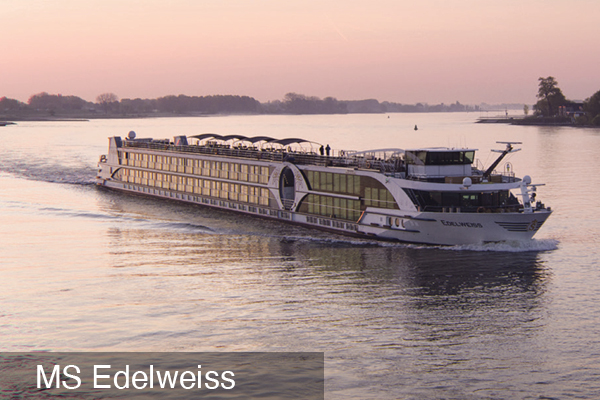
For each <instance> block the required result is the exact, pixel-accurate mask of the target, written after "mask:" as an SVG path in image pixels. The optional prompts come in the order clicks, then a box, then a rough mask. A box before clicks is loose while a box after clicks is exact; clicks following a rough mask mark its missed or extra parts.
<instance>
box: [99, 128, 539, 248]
mask: <svg viewBox="0 0 600 400" xmlns="http://www.w3.org/2000/svg"><path fill="white" fill-rule="evenodd" d="M499 143H503V144H505V145H506V148H505V149H504V150H502V151H499V152H500V153H501V154H500V155H499V156H498V158H497V159H496V160H495V161H494V162H493V163H492V165H490V166H489V167H488V168H485V169H484V168H482V167H479V168H478V167H477V166H478V162H477V161H476V159H475V152H476V149H463V148H461V149H455V148H418V149H406V150H402V149H378V150H368V151H341V150H340V151H331V152H330V149H329V145H327V149H326V150H325V149H324V148H323V146H322V145H320V144H317V143H314V142H310V141H307V140H303V139H299V138H288V139H276V138H271V137H265V136H258V137H245V136H241V135H228V136H222V135H218V134H212V133H207V134H201V135H196V136H190V137H186V136H176V137H174V139H173V140H155V139H141V138H136V135H135V132H133V131H132V132H129V134H128V137H127V138H125V139H121V137H111V138H109V147H108V153H107V154H106V155H102V156H101V157H100V162H99V164H98V175H97V180H96V182H97V184H98V185H99V186H103V187H106V188H110V189H117V190H122V191H127V192H133V193H138V194H144V195H149V196H154V197H160V198H167V199H173V200H179V201H183V202H188V203H194V204H199V205H203V206H209V207H217V208H221V209H226V210H232V211H235V212H240V213H246V214H252V215H256V216H260V217H265V218H272V219H277V220H282V221H287V222H292V223H297V224H302V225H305V226H310V227H315V228H320V229H326V230H329V231H335V232H337V233H340V234H346V235H354V236H360V237H368V238H376V239H386V240H397V241H401V242H409V243H423V244H432V245H463V244H479V243H485V242H500V241H515V240H516V241H524V240H529V239H531V238H532V237H533V235H534V234H535V233H536V232H537V231H538V230H539V229H540V227H541V226H542V224H543V223H544V222H545V221H546V219H547V218H548V217H549V216H550V214H551V209H550V207H546V206H544V204H543V203H542V202H540V201H536V189H537V186H539V185H534V184H532V182H531V178H530V177H529V176H524V177H523V178H518V177H516V176H515V175H514V173H513V171H512V168H511V165H510V163H504V164H503V165H501V162H502V161H503V159H504V157H505V156H506V155H507V154H509V153H511V152H514V151H518V149H514V148H513V145H514V144H515V143H508V142H499Z"/></svg>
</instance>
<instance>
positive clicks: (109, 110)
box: [0, 92, 555, 118]
mask: <svg viewBox="0 0 600 400" xmlns="http://www.w3.org/2000/svg"><path fill="white" fill-rule="evenodd" d="M551 101H554V100H551ZM550 104H552V105H553V109H554V108H555V107H554V103H550ZM540 109H541V105H540ZM479 110H480V107H479V106H469V105H464V104H461V103H460V102H458V101H457V102H455V103H451V104H444V103H441V104H435V105H430V104H427V103H417V104H401V103H394V102H388V101H384V102H379V101H378V100H376V99H366V100H338V99H336V98H334V97H326V98H324V99H321V98H319V97H315V96H306V95H303V94H298V93H288V94H286V95H285V96H284V98H283V99H282V100H275V101H269V102H266V103H261V102H259V101H258V100H256V99H254V98H252V97H249V96H234V95H214V96H186V95H179V96H173V95H170V96H164V97H159V98H156V99H141V98H137V99H127V98H126V99H120V100H119V98H118V97H117V95H115V94H113V93H102V94H100V95H98V96H97V97H96V101H95V102H89V101H86V100H83V99H81V98H79V97H77V96H63V95H60V94H48V93H46V92H42V93H38V94H35V95H33V96H31V97H30V98H29V100H28V101H27V102H26V103H23V102H20V101H18V100H14V99H9V98H6V97H0V115H3V118H6V117H11V116H12V117H13V118H15V117H16V118H18V117H19V116H22V117H30V118H36V117H43V116H54V117H79V118H103V117H108V118H115V117H138V116H139V117H143V116H148V115H155V116H165V115H201V114H207V115H210V114H354V113H402V112H413V113H414V112H465V111H479Z"/></svg>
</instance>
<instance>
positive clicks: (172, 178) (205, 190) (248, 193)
mask: <svg viewBox="0 0 600 400" xmlns="http://www.w3.org/2000/svg"><path fill="white" fill-rule="evenodd" d="M115 177H116V178H117V179H119V180H121V181H123V182H128V183H136V184H139V185H145V186H151V187H157V188H163V189H169V190H177V191H179V192H186V193H195V194H200V195H204V196H211V197H218V198H221V199H225V200H234V201H240V202H244V203H252V204H259V205H264V206H269V203H270V200H271V199H272V195H271V191H270V190H269V189H265V188H260V187H256V186H250V185H243V184H239V183H229V182H219V181H215V180H211V179H201V178H189V177H185V176H180V175H173V174H163V173H160V172H150V171H139V170H132V169H128V168H121V169H120V170H119V171H117V173H116V176H115ZM273 201H274V199H273Z"/></svg>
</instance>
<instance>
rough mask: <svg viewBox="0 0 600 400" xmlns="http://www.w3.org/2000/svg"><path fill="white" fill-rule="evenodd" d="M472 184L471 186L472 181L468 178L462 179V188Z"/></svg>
mask: <svg viewBox="0 0 600 400" xmlns="http://www.w3.org/2000/svg"><path fill="white" fill-rule="evenodd" d="M472 184H473V181H472V180H471V178H469V177H468V176H466V177H465V179H463V186H464V187H469V186H471V185H472Z"/></svg>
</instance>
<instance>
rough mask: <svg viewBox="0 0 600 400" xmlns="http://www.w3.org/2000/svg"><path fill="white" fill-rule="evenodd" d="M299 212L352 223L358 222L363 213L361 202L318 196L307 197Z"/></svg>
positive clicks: (310, 195)
mask: <svg viewBox="0 0 600 400" xmlns="http://www.w3.org/2000/svg"><path fill="white" fill-rule="evenodd" d="M298 211H299V212H302V213H307V214H314V215H324V216H327V217H331V218H339V219H346V220H350V221H358V219H359V218H360V213H361V209H360V200H350V199H340V198H338V197H331V196H322V195H318V194H309V195H308V196H306V197H305V198H304V200H302V203H301V204H300V207H299V208H298Z"/></svg>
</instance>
